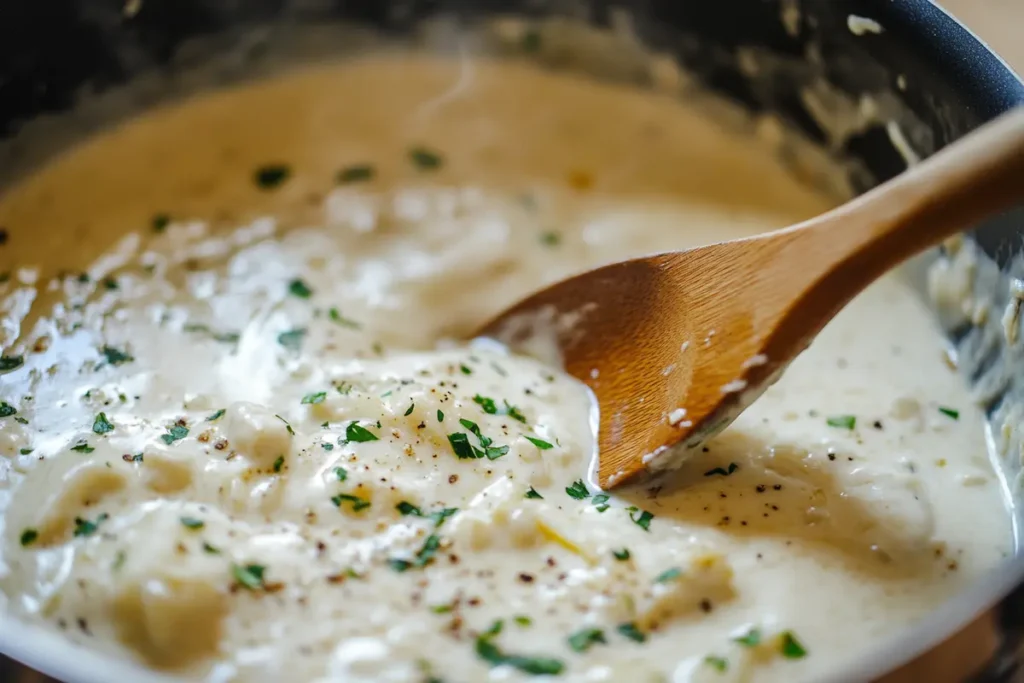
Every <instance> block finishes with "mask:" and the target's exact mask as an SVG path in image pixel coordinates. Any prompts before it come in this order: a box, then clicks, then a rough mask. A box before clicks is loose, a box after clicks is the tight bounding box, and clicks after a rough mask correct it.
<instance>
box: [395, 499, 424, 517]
mask: <svg viewBox="0 0 1024 683" xmlns="http://www.w3.org/2000/svg"><path fill="white" fill-rule="evenodd" d="M395 509H396V510H398V511H399V512H400V513H402V514H403V515H413V516H414V517H422V516H423V512H422V511H420V509H419V508H418V507H416V506H415V505H413V504H412V503H410V502H407V501H404V500H403V501H402V502H400V503H399V504H398V505H396V506H395Z"/></svg>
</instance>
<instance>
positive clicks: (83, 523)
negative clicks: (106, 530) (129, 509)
mask: <svg viewBox="0 0 1024 683" xmlns="http://www.w3.org/2000/svg"><path fill="white" fill-rule="evenodd" d="M109 517H110V516H109V515H108V514H107V513H105V512H104V513H102V514H100V516H99V517H97V518H96V521H95V522H90V521H89V520H87V519H82V518H81V517H75V531H74V535H75V536H76V537H78V536H92V535H93V534H94V533H96V531H97V530H99V528H100V524H102V523H103V522H105V521H107V519H109Z"/></svg>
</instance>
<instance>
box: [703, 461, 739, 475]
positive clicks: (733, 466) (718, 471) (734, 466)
mask: <svg viewBox="0 0 1024 683" xmlns="http://www.w3.org/2000/svg"><path fill="white" fill-rule="evenodd" d="M739 468H740V466H739V465H737V464H736V463H734V462H731V463H729V469H725V468H724V467H716V468H715V469H713V470H708V471H707V472H705V473H704V476H705V477H713V476H715V475H716V474H720V475H722V476H723V477H728V476H729V475H730V474H732V473H733V472H735V471H736V470H738V469H739Z"/></svg>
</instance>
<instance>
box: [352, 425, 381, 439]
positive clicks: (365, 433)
mask: <svg viewBox="0 0 1024 683" xmlns="http://www.w3.org/2000/svg"><path fill="white" fill-rule="evenodd" d="M379 440H380V439H379V437H378V436H377V435H376V434H374V433H373V432H371V431H370V430H369V429H367V428H366V427H361V426H360V425H359V423H358V422H350V423H349V424H348V426H347V427H345V442H346V443H348V442H353V443H364V442H366V441H379Z"/></svg>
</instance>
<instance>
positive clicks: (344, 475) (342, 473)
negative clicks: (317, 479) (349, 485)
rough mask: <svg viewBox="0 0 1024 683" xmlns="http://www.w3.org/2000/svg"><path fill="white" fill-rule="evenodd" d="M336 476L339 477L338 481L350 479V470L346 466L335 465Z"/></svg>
mask: <svg viewBox="0 0 1024 683" xmlns="http://www.w3.org/2000/svg"><path fill="white" fill-rule="evenodd" d="M334 476H336V477H337V478H338V481H345V480H346V479H348V471H347V470H346V469H345V468H344V467H335V468H334Z"/></svg>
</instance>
